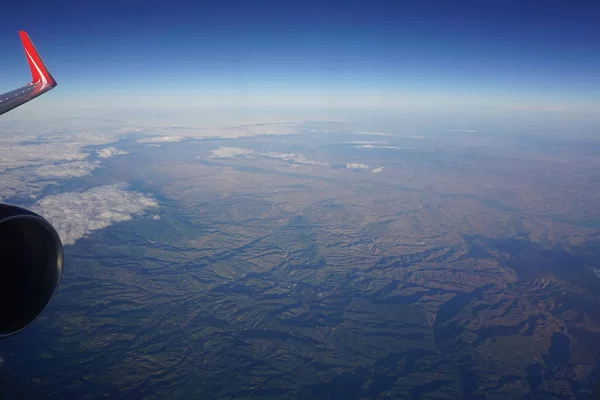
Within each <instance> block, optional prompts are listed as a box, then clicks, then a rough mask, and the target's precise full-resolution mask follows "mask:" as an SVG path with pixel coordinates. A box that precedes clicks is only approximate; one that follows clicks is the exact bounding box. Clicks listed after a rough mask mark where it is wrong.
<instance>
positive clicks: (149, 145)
mask: <svg viewBox="0 0 600 400" xmlns="http://www.w3.org/2000/svg"><path fill="white" fill-rule="evenodd" d="M146 146H148V147H162V144H147V145H146Z"/></svg>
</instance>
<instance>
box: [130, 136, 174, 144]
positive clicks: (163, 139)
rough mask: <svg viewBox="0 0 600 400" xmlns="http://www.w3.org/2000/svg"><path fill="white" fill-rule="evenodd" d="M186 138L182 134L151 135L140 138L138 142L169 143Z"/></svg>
mask: <svg viewBox="0 0 600 400" xmlns="http://www.w3.org/2000/svg"><path fill="white" fill-rule="evenodd" d="M183 139H184V138H183V137H181V136H151V137H147V138H143V139H138V140H137V142H138V143H169V142H181V141H182V140H183Z"/></svg>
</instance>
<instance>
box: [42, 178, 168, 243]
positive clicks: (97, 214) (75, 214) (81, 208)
mask: <svg viewBox="0 0 600 400" xmlns="http://www.w3.org/2000/svg"><path fill="white" fill-rule="evenodd" d="M153 207H158V202H157V201H156V200H155V199H154V198H152V197H151V196H148V195H145V194H142V193H138V192H132V191H127V190H125V189H124V188H123V187H122V186H119V185H111V186H101V187H97V188H94V189H90V190H86V191H83V192H66V193H59V194H55V195H51V196H47V197H45V198H43V199H41V200H39V201H38V202H37V203H36V204H35V205H34V207H33V208H32V209H33V210H34V211H35V212H38V213H39V214H40V215H42V216H44V217H45V218H46V219H48V221H50V223H51V224H53V225H54V227H55V228H56V230H57V231H58V234H59V235H60V238H61V240H62V241H63V244H65V245H69V244H74V243H75V242H76V241H77V240H78V239H81V238H83V237H85V236H86V235H88V234H89V232H91V231H95V230H98V229H103V228H106V227H108V226H110V225H113V224H116V223H117V222H122V221H129V220H131V219H133V217H135V216H137V215H140V214H142V213H143V212H144V210H146V209H148V208H153Z"/></svg>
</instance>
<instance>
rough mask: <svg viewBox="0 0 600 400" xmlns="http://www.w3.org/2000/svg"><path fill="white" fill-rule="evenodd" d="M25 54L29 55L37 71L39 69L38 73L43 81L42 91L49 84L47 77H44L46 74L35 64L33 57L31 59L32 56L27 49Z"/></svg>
mask: <svg viewBox="0 0 600 400" xmlns="http://www.w3.org/2000/svg"><path fill="white" fill-rule="evenodd" d="M25 53H27V57H29V59H30V60H31V62H32V63H33V65H34V66H35V69H37V72H38V73H39V74H40V76H41V79H42V89H43V88H45V87H46V85H47V84H48V80H47V79H46V77H45V76H44V74H43V73H42V71H41V70H40V67H38V65H37V64H36V63H35V61H34V59H33V57H31V54H29V52H28V51H27V49H25ZM33 83H37V82H33Z"/></svg>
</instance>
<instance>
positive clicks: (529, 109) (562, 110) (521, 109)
mask: <svg viewBox="0 0 600 400" xmlns="http://www.w3.org/2000/svg"><path fill="white" fill-rule="evenodd" d="M513 110H515V111H546V112H564V111H565V109H564V108H558V107H550V108H535V107H534V108H530V107H515V108H513Z"/></svg>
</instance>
